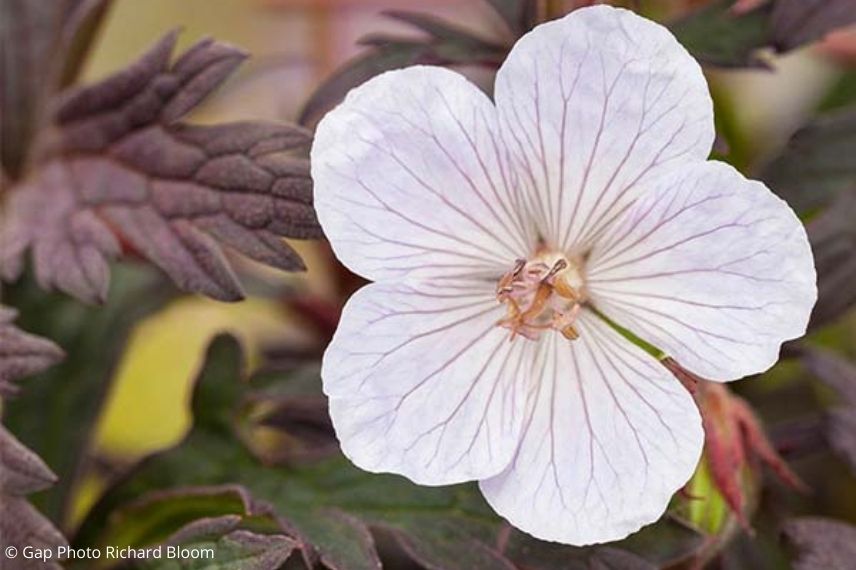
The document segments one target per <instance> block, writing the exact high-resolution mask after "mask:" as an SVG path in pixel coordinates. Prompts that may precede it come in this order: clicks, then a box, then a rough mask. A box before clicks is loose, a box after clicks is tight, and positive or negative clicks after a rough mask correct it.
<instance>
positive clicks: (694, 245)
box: [588, 162, 817, 381]
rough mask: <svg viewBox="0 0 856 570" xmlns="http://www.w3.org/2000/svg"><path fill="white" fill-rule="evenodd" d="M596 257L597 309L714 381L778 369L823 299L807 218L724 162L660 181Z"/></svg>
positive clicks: (592, 275) (592, 279)
mask: <svg viewBox="0 0 856 570" xmlns="http://www.w3.org/2000/svg"><path fill="white" fill-rule="evenodd" d="M588 264H589V269H588V286H589V289H590V293H591V297H592V302H593V303H594V304H595V306H597V307H598V308H599V309H600V310H601V311H603V312H604V313H605V314H606V315H608V316H609V317H610V318H612V319H613V320H615V322H617V323H618V324H620V325H621V326H624V327H626V328H628V329H629V330H631V331H632V332H633V333H635V334H636V335H638V336H639V337H640V338H642V339H644V340H645V341H647V342H650V343H651V344H653V345H655V346H656V347H658V348H659V349H661V350H663V351H665V352H666V353H668V354H669V355H670V356H673V357H675V359H677V360H678V362H680V363H681V365H682V366H684V367H685V368H687V369H689V370H691V371H693V372H695V373H696V374H699V375H700V376H703V377H705V378H709V379H711V380H722V381H727V380H735V379H738V378H742V377H743V376H746V375H748V374H754V373H757V372H763V371H764V370H766V369H768V368H769V367H770V366H772V365H773V364H774V363H775V362H776V360H777V359H778V355H779V346H780V345H781V343H782V342H783V341H785V340H788V339H792V338H796V337H799V336H801V335H802V334H804V333H805V329H806V325H807V323H808V318H809V315H810V313H811V309H812V307H813V306H814V302H815V299H816V297H817V289H816V287H815V280H816V277H815V270H814V260H813V258H812V254H811V249H810V247H809V244H808V239H807V238H806V233H805V230H804V228H803V226H802V224H801V223H800V221H799V219H797V217H796V215H794V213H793V211H791V209H790V208H789V207H788V205H787V204H786V203H785V202H783V201H782V200H781V199H779V198H777V197H776V196H775V195H773V193H772V192H770V191H769V190H768V189H767V187H766V186H764V185H763V184H761V183H760V182H754V181H750V180H746V179H745V178H743V176H741V175H740V173H739V172H737V171H736V170H734V169H733V168H732V167H730V166H728V165H726V164H724V163H720V162H708V163H705V164H699V165H693V166H690V167H687V168H683V169H680V171H677V172H675V173H674V174H673V175H671V176H669V177H667V178H664V179H661V180H660V181H659V183H657V184H656V185H655V186H654V187H652V188H651V189H650V191H649V192H648V193H647V194H646V195H645V196H644V197H643V198H641V199H640V200H639V201H638V202H637V203H636V204H634V205H633V207H632V208H631V209H630V210H629V211H628V212H627V213H626V214H625V215H624V216H623V218H622V219H621V220H619V221H618V223H616V224H615V226H614V227H612V228H610V230H609V231H608V232H607V233H606V234H605V235H604V237H603V239H602V241H601V242H600V243H598V244H597V245H596V246H595V249H594V250H593V251H592V252H591V256H590V257H589V261H588Z"/></svg>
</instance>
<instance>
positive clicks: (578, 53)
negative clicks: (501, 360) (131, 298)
mask: <svg viewBox="0 0 856 570" xmlns="http://www.w3.org/2000/svg"><path fill="white" fill-rule="evenodd" d="M495 99H496V105H497V108H498V111H499V119H500V129H501V134H502V137H503V139H504V140H505V141H506V144H507V146H508V148H510V149H511V150H512V152H513V154H514V156H515V158H516V159H517V161H518V164H519V171H520V173H521V174H520V178H521V180H522V182H523V184H524V186H525V188H526V189H527V193H528V195H529V196H531V205H530V209H531V211H532V212H533V215H534V216H535V217H536V219H537V220H538V223H539V225H540V228H541V232H542V233H543V235H544V237H545V238H546V239H547V240H548V241H549V242H552V243H551V245H554V246H556V247H559V248H561V249H563V250H566V251H572V252H573V251H582V250H584V249H586V247H587V244H589V243H590V242H591V241H593V239H594V238H595V237H596V236H597V235H598V233H599V232H600V231H601V230H602V229H603V228H604V227H606V226H607V225H608V224H609V222H610V220H614V219H615V217H616V216H617V214H618V213H619V212H621V211H622V210H623V209H624V208H626V207H627V206H628V205H629V204H630V203H631V202H632V201H633V200H634V199H635V198H636V197H637V196H638V195H639V190H640V189H641V187H642V183H643V182H644V181H645V180H649V179H652V178H654V177H655V176H657V175H658V174H659V173H661V172H663V171H664V170H666V169H668V168H671V167H674V166H675V165H678V164H681V163H683V162H690V161H700V160H702V159H704V158H706V157H707V155H708V154H709V153H710V149H711V146H712V144H713V137H714V129H713V104H712V102H711V99H710V95H709V93H708V89H707V83H706V82H705V79H704V76H703V75H702V72H701V68H700V67H699V65H698V64H697V63H696V62H695V60H693V58H692V57H691V56H690V55H689V54H688V53H687V52H686V50H685V49H684V48H683V47H681V45H680V44H679V43H678V42H677V40H676V39H675V38H674V36H672V34H671V33H670V32H669V31H668V30H667V29H666V28H664V27H663V26H660V25H659V24H656V23H654V22H651V21H649V20H646V19H644V18H641V17H639V16H636V15H635V14H633V13H632V12H629V11H627V10H621V9H615V8H610V7H608V6H595V7H591V8H583V9H580V10H576V11H574V12H572V13H571V14H569V15H568V16H565V17H564V18H562V19H560V20H555V21H553V22H549V23H546V24H542V25H540V26H538V27H537V28H535V29H534V30H533V31H531V32H529V33H528V34H526V35H525V36H523V37H522V38H521V39H520V40H519V41H518V42H517V44H515V46H514V48H513V49H512V50H511V53H510V54H509V56H508V59H507V60H506V61H505V63H504V64H503V66H502V68H501V69H500V70H499V73H498V75H497V80H496V92H495Z"/></svg>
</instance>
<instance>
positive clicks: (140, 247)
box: [0, 32, 321, 302]
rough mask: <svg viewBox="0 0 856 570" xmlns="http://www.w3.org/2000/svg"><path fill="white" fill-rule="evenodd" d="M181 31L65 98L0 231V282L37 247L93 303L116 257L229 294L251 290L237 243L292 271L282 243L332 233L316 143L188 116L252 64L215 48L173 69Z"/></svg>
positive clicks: (266, 127) (39, 266) (283, 128)
mask: <svg viewBox="0 0 856 570" xmlns="http://www.w3.org/2000/svg"><path fill="white" fill-rule="evenodd" d="M175 40H176V34H175V32H173V33H170V34H167V35H166V36H164V37H163V38H162V39H161V40H160V41H158V42H157V43H156V44H155V45H154V46H153V47H152V48H151V49H150V50H149V51H148V52H147V53H146V54H145V55H143V56H142V57H141V58H140V59H139V60H138V61H137V62H135V63H133V64H132V65H130V66H129V67H127V68H125V69H124V70H122V71H120V72H118V73H116V74H115V75H113V76H111V77H108V78H107V79H105V80H103V81H101V82H99V83H96V84H94V85H92V86H88V87H83V88H80V89H76V90H73V91H71V92H69V93H66V94H65V95H64V96H63V97H62V98H61V101H59V103H58V105H57V108H56V111H55V115H54V116H55V122H56V124H55V129H54V131H55V132H54V133H53V136H52V144H51V145H50V147H49V148H48V149H47V151H46V152H47V156H49V157H50V158H49V159H48V160H47V161H46V162H45V163H44V164H42V166H41V168H40V170H39V171H38V173H37V175H36V176H34V177H32V179H30V180H29V181H28V182H27V183H26V184H25V185H22V186H20V187H18V188H16V189H14V190H13V192H12V194H11V196H10V199H9V201H8V204H7V206H8V211H7V216H6V224H5V227H4V228H3V230H2V231H0V245H2V249H1V250H0V251H2V253H0V276H2V277H3V278H5V279H7V280H9V279H14V278H16V277H17V276H18V275H19V274H20V272H21V269H22V266H23V256H24V254H25V253H26V251H27V250H30V251H31V252H32V257H33V262H34V266H35V273H36V277H37V279H38V281H39V284H40V285H41V286H42V287H43V288H46V289H52V288H56V289H60V290H62V291H65V292H67V293H69V294H71V295H74V296H75V297H78V298H80V299H82V300H84V301H88V302H100V301H103V300H104V299H105V298H106V295H107V289H108V286H109V277H110V270H109V265H108V262H109V261H110V260H111V259H113V258H115V257H117V256H119V255H120V254H122V253H125V254H136V255H137V256H142V257H144V258H146V259H148V260H149V261H151V262H152V263H154V264H155V265H157V266H159V267H160V268H161V269H163V270H164V271H165V272H166V273H167V274H168V275H169V276H170V277H171V278H172V279H173V281H175V282H176V284H177V285H178V286H179V287H181V288H182V289H184V290H187V291H191V292H198V293H203V294H206V295H208V296H211V297H213V298H216V299H221V300H228V301H233V300H238V299H240V298H242V296H243V291H242V289H241V286H240V284H239V282H238V279H237V277H236V275H235V273H234V271H233V269H232V267H231V265H230V263H229V262H228V261H227V258H226V255H225V252H224V246H225V247H227V248H230V249H233V250H236V251H238V252H240V253H242V254H244V255H246V256H248V257H250V258H252V259H255V260H257V261H260V262H262V263H266V264H268V265H272V266H274V267H278V268H280V269H284V270H288V271H292V270H300V269H303V264H302V262H301V260H300V258H299V257H298V256H297V254H296V253H295V252H294V251H293V250H292V249H291V248H290V247H289V246H288V245H286V243H285V242H284V241H283V239H282V238H283V237H290V238H297V239H308V238H318V237H320V236H321V232H320V228H319V226H318V224H317V221H316V218H315V213H314V210H313V208H312V183H311V179H310V176H309V164H308V160H306V159H305V158H302V157H301V156H299V154H300V153H301V152H304V153H305V151H306V149H307V148H308V146H309V144H310V143H311V135H310V134H309V133H308V132H307V131H305V130H303V129H301V128H299V127H294V126H289V125H284V124H273V123H260V122H239V123H228V124H221V125H213V126H201V125H188V124H184V123H180V122H176V121H177V120H178V119H179V118H180V117H181V116H183V115H184V114H185V113H187V112H188V111H189V110H190V109H192V108H193V107H194V106H195V105H196V104H197V103H199V102H200V101H201V100H202V99H203V98H204V97H205V96H206V95H208V94H209V93H210V92H211V91H212V90H214V89H215V88H216V87H217V86H218V85H219V84H220V83H221V82H222V81H223V80H224V79H225V78H226V77H227V76H228V75H229V74H230V73H231V72H232V71H233V70H234V69H235V67H237V66H238V65H239V64H240V63H241V61H242V60H243V59H244V58H245V57H246V56H245V54H244V53H243V52H241V51H240V50H238V49H236V48H234V47H231V46H228V45H226V44H222V43H218V42H215V41H212V40H202V41H200V42H199V43H197V44H196V45H195V46H193V47H191V48H190V49H189V50H187V51H186V52H185V53H184V54H183V55H181V56H180V57H179V58H178V59H177V60H176V61H175V62H174V63H172V64H171V63H170V56H171V54H172V51H173V47H174V44H175Z"/></svg>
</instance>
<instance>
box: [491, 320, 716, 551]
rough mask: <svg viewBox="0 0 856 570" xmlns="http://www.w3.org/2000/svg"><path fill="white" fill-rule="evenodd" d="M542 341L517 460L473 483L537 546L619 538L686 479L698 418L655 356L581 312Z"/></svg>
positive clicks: (697, 447) (699, 436) (694, 456)
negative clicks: (572, 330)
mask: <svg viewBox="0 0 856 570" xmlns="http://www.w3.org/2000/svg"><path fill="white" fill-rule="evenodd" d="M578 325H579V332H580V337H579V339H577V340H576V341H573V342H569V341H567V340H565V339H564V338H562V337H561V336H560V335H551V336H550V337H549V338H547V339H545V341H544V343H543V345H542V347H543V348H542V350H541V352H540V353H539V355H538V357H537V359H536V366H535V373H536V375H537V376H538V377H540V378H541V381H540V382H537V383H534V384H533V385H532V388H533V390H532V392H531V393H530V395H529V399H528V412H527V413H528V417H527V419H526V423H525V424H524V428H523V430H524V431H523V435H522V440H521V444H520V448H519V449H518V451H517V455H516V457H515V458H514V460H513V461H512V463H511V464H510V465H509V467H508V468H507V469H506V470H505V471H504V472H503V473H501V474H500V475H497V476H496V477H493V478H491V479H487V480H485V481H482V482H481V489H482V493H484V496H485V498H486V499H487V501H488V502H489V503H490V504H491V506H493V508H494V509H495V510H496V511H497V512H498V513H499V514H501V515H502V516H504V517H505V518H506V519H508V521H509V522H510V523H511V524H512V525H514V526H516V527H517V528H519V529H521V530H523V531H525V532H527V533H529V534H532V535H533V536H535V537H537V538H541V539H544V540H553V541H557V542H564V543H568V544H575V545H583V544H591V543H596V542H606V541H611V540H617V539H620V538H623V537H625V536H627V535H628V534H630V533H632V532H635V531H636V530H638V529H639V528H640V527H641V526H643V525H645V524H648V523H651V522H654V521H655V520H656V519H657V518H659V517H660V515H662V513H663V511H665V509H666V505H667V504H668V502H669V498H670V497H671V495H672V494H673V493H674V492H675V491H677V490H678V489H679V488H680V487H681V486H682V485H683V484H684V483H685V482H686V481H687V480H688V479H689V478H690V476H691V475H692V473H693V470H694V469H695V467H696V464H697V463H698V459H699V455H700V453H701V448H702V443H703V440H704V434H703V432H702V428H701V419H700V416H699V413H698V410H697V409H696V406H695V404H694V402H693V400H692V397H691V396H690V395H689V393H688V392H687V391H686V390H685V389H684V388H683V387H682V386H681V385H680V383H678V381H677V380H676V379H675V378H673V377H672V376H671V374H670V373H669V372H668V371H667V370H666V369H665V368H664V367H663V366H662V365H660V364H659V363H658V362H657V361H656V360H655V359H653V358H652V357H651V356H649V355H648V354H646V353H645V352H643V351H642V350H641V349H640V348H638V347H636V346H635V345H633V344H631V343H630V342H629V341H627V340H626V339H624V338H623V337H621V336H620V335H619V334H618V333H617V332H615V331H614V330H613V329H612V328H610V327H609V326H608V325H607V324H605V323H604V322H603V321H602V320H601V319H599V318H598V317H596V316H594V315H593V314H591V313H589V312H587V311H585V312H584V313H583V315H582V317H581V320H580V321H579V322H578Z"/></svg>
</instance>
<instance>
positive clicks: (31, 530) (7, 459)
mask: <svg viewBox="0 0 856 570" xmlns="http://www.w3.org/2000/svg"><path fill="white" fill-rule="evenodd" d="M15 316H16V313H15V311H13V310H11V309H7V308H5V307H2V306H0V396H6V397H8V396H9V395H10V394H14V392H15V387H14V386H13V385H12V384H11V382H12V381H13V380H17V379H18V378H21V377H22V376H25V375H27V374H33V373H35V372H39V371H41V370H43V369H45V368H47V367H49V366H51V365H52V364H54V363H56V362H57V361H58V360H60V359H62V357H63V353H62V351H61V350H60V349H59V348H58V347H57V346H56V345H54V344H53V343H52V342H50V341H47V340H44V339H41V338H39V337H36V336H32V335H29V334H26V333H24V332H21V331H20V330H18V329H17V328H15V327H14V326H13V325H12V321H13V320H14V319H15ZM55 482H56V476H55V475H54V474H53V472H52V471H51V470H50V469H49V468H48V466H47V465H45V463H44V461H42V460H41V459H40V458H39V456H38V455H36V454H35V453H33V452H32V451H30V450H29V449H27V448H26V447H24V445H22V444H21V442H20V441H18V440H17V439H16V438H15V437H14V436H13V435H12V434H11V433H9V432H8V431H7V430H6V428H4V427H3V426H0V506H2V508H0V552H2V551H3V550H5V548H6V547H7V546H15V547H17V548H18V549H19V550H21V549H22V548H23V547H24V546H32V547H34V548H51V549H54V550H55V549H56V547H57V546H60V545H64V544H66V541H65V538H63V536H62V535H61V534H60V533H59V531H58V530H56V528H54V526H53V525H52V524H51V523H50V522H49V521H48V520H47V519H46V518H45V517H44V516H43V515H42V514H41V513H40V512H39V511H38V510H36V509H35V508H34V507H33V506H32V505H30V503H28V502H27V500H26V499H24V498H23V497H24V496H25V495H28V494H30V493H34V492H36V491H41V490H43V489H46V488H47V487H50V486H51V485H52V484H53V483H55ZM16 560H17V562H16V563H15V565H14V566H13V568H16V569H19V568H20V569H28V568H59V565H55V564H49V565H44V564H42V563H41V562H40V561H37V560H26V559H16ZM4 568H5V566H4Z"/></svg>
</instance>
